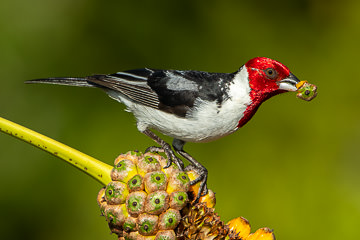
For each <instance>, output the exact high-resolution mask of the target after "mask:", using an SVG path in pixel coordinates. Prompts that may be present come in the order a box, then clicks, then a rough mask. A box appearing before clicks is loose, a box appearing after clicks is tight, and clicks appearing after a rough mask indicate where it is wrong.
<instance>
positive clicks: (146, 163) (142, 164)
mask: <svg viewBox="0 0 360 240" xmlns="http://www.w3.org/2000/svg"><path fill="white" fill-rule="evenodd" d="M137 167H138V172H139V174H140V175H142V176H145V174H146V173H148V172H154V171H160V170H161V166H160V163H159V161H158V160H157V159H156V158H155V157H152V156H145V157H144V158H142V159H139V163H138V165H137Z"/></svg>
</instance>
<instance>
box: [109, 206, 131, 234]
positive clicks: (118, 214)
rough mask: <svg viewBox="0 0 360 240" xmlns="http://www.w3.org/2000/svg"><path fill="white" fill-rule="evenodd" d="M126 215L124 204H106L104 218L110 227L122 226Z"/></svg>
mask: <svg viewBox="0 0 360 240" xmlns="http://www.w3.org/2000/svg"><path fill="white" fill-rule="evenodd" d="M128 215H129V214H128V212H127V210H126V207H125V205H124V204H122V205H108V206H106V208H105V218H106V220H107V221H108V223H109V226H110V227H117V228H118V227H122V226H123V224H124V222H125V219H126V218H127V217H128Z"/></svg>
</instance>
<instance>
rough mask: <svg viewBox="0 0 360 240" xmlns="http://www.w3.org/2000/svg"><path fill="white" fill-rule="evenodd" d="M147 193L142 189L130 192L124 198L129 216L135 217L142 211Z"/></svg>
mask: <svg viewBox="0 0 360 240" xmlns="http://www.w3.org/2000/svg"><path fill="white" fill-rule="evenodd" d="M146 197H147V194H146V193H145V192H143V191H138V192H132V193H130V194H129V196H128V197H127V199H126V207H127V209H128V211H129V213H130V215H131V216H133V217H137V216H138V215H139V214H141V213H143V212H144V206H145V201H146Z"/></svg>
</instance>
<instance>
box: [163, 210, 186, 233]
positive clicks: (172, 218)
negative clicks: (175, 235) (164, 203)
mask: <svg viewBox="0 0 360 240" xmlns="http://www.w3.org/2000/svg"><path fill="white" fill-rule="evenodd" d="M180 219H181V215H180V212H179V211H178V210H175V209H172V208H170V209H168V210H167V211H166V212H164V213H163V214H161V215H160V217H159V229H160V230H172V229H175V228H176V227H177V225H178V224H179V222H180Z"/></svg>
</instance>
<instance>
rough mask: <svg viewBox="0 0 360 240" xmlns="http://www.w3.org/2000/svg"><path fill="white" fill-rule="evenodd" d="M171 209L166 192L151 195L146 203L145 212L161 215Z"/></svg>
mask: <svg viewBox="0 0 360 240" xmlns="http://www.w3.org/2000/svg"><path fill="white" fill-rule="evenodd" d="M168 208H169V195H168V194H167V193H166V192H165V191H156V192H153V193H150V194H149V195H148V196H147V198H146V202H145V212H147V213H150V214H160V213H162V212H163V211H165V210H166V209H168Z"/></svg>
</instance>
